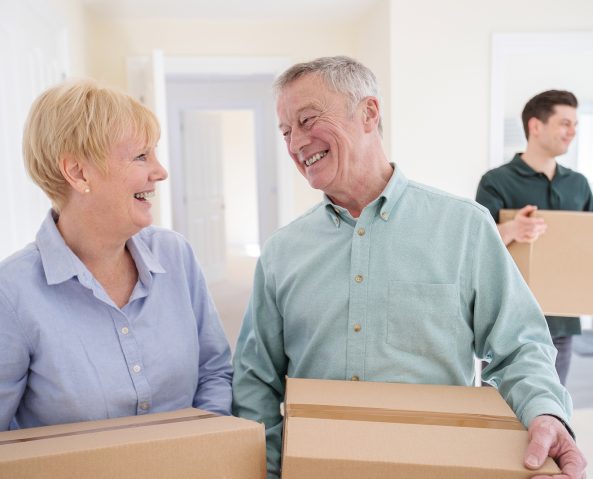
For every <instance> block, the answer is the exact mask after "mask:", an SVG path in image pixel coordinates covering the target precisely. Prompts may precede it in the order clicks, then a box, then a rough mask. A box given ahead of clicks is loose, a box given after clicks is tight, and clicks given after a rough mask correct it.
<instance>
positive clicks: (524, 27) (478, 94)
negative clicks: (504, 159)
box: [390, 0, 593, 197]
mask: <svg viewBox="0 0 593 479" xmlns="http://www.w3.org/2000/svg"><path fill="white" fill-rule="evenodd" d="M390 15H391V28H392V40H391V41H392V44H391V49H392V50H391V58H392V86H391V88H392V119H393V124H392V130H391V132H392V135H391V141H392V151H393V152H394V157H395V160H396V161H397V162H398V163H399V164H400V165H401V167H402V169H403V171H404V172H405V173H406V175H407V176H408V177H409V178H413V179H415V180H418V181H422V182H425V183H429V184H432V185H434V186H437V187H440V188H443V189H446V190H448V191H451V192H454V193H456V194H459V195H463V196H469V197H473V196H474V195H475V189H476V187H477V183H478V181H479V179H480V177H481V175H482V174H483V173H484V172H485V171H486V169H487V168H488V153H489V149H488V148H489V118H490V116H489V115H490V112H489V108H490V107H489V101H490V48H491V35H492V33H494V32H540V33H545V32H555V31H586V30H593V2H591V1H590V0H566V1H564V2H562V4H559V3H558V2H557V1H552V0H538V1H537V2H536V1H515V0H499V1H496V2H476V1H475V0H448V1H446V2H442V1H438V0H416V1H415V2H409V1H406V0H393V1H392V4H391V11H390Z"/></svg>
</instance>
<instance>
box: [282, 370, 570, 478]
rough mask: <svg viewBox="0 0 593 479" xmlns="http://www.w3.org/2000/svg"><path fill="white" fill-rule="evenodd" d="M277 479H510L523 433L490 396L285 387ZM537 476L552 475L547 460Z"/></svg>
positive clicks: (470, 391)
mask: <svg viewBox="0 0 593 479" xmlns="http://www.w3.org/2000/svg"><path fill="white" fill-rule="evenodd" d="M284 411H285V417H284V443H283V463H282V479H297V478H299V479H301V478H307V479H355V478H357V479H358V478H362V477H364V478H365V479H380V478H387V477H389V478H391V477H394V478H395V477H398V478H400V477H401V478H405V479H427V478H439V479H470V478H471V479H515V478H517V479H518V478H529V477H532V476H534V475H536V474H535V473H534V472H532V471H529V470H527V469H525V468H524V467H523V454H524V452H525V448H526V446H527V442H528V436H527V431H525V429H524V427H523V426H522V424H521V423H520V422H519V420H518V419H517V418H516V417H515V415H514V414H513V412H512V411H511V409H510V408H509V406H508V405H507V404H506V402H505V401H504V400H503V399H502V397H501V396H500V395H499V394H498V392H497V391H496V390H495V389H494V388H473V387H463V386H434V385H419V384H395V383H373V382H352V381H324V380H314V379H288V380H287V387H286V398H285V406H284ZM538 472H539V473H541V474H557V473H558V472H559V469H558V468H557V466H556V464H554V462H553V461H552V460H551V459H550V458H548V460H547V461H546V463H545V464H544V466H543V468H542V469H540V471H538Z"/></svg>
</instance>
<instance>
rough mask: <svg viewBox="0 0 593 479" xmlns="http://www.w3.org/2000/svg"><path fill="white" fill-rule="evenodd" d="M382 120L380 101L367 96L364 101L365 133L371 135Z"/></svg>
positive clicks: (363, 118)
mask: <svg viewBox="0 0 593 479" xmlns="http://www.w3.org/2000/svg"><path fill="white" fill-rule="evenodd" d="M379 118H381V115H380V112H379V100H377V98H376V97H374V96H367V97H366V98H364V99H363V100H362V120H363V125H364V131H365V132H366V133H369V132H371V131H373V130H374V129H376V128H377V125H378V124H379Z"/></svg>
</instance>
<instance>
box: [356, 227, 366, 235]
mask: <svg viewBox="0 0 593 479" xmlns="http://www.w3.org/2000/svg"><path fill="white" fill-rule="evenodd" d="M357 233H358V236H364V234H365V233H366V231H365V229H364V228H358V231H357Z"/></svg>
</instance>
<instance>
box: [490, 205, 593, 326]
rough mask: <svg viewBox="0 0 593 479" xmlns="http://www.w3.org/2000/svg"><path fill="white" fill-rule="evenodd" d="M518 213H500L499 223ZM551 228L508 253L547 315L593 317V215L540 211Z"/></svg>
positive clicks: (513, 247) (538, 212)
mask: <svg viewBox="0 0 593 479" xmlns="http://www.w3.org/2000/svg"><path fill="white" fill-rule="evenodd" d="M516 211H517V210H500V217H499V222H500V223H504V222H506V221H509V220H511V219H513V218H514V217H515V213H516ZM534 215H535V216H540V217H542V218H543V219H544V221H545V222H546V224H547V225H548V229H547V230H546V232H545V233H544V234H543V235H541V236H540V237H539V238H538V239H537V240H536V241H534V242H533V243H517V242H512V243H511V244H510V245H509V252H510V253H511V256H512V257H513V259H514V260H515V263H517V266H518V267H519V270H520V271H521V274H522V275H523V278H524V279H525V282H526V283H527V284H528V285H529V288H530V289H531V292H532V293H533V295H534V296H535V298H536V299H537V301H538V303H539V305H540V307H541V308H542V311H543V312H544V313H545V314H549V315H557V316H580V315H583V314H593V294H591V290H592V288H593V213H585V212H579V211H548V210H538V211H536V212H535V213H534Z"/></svg>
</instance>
